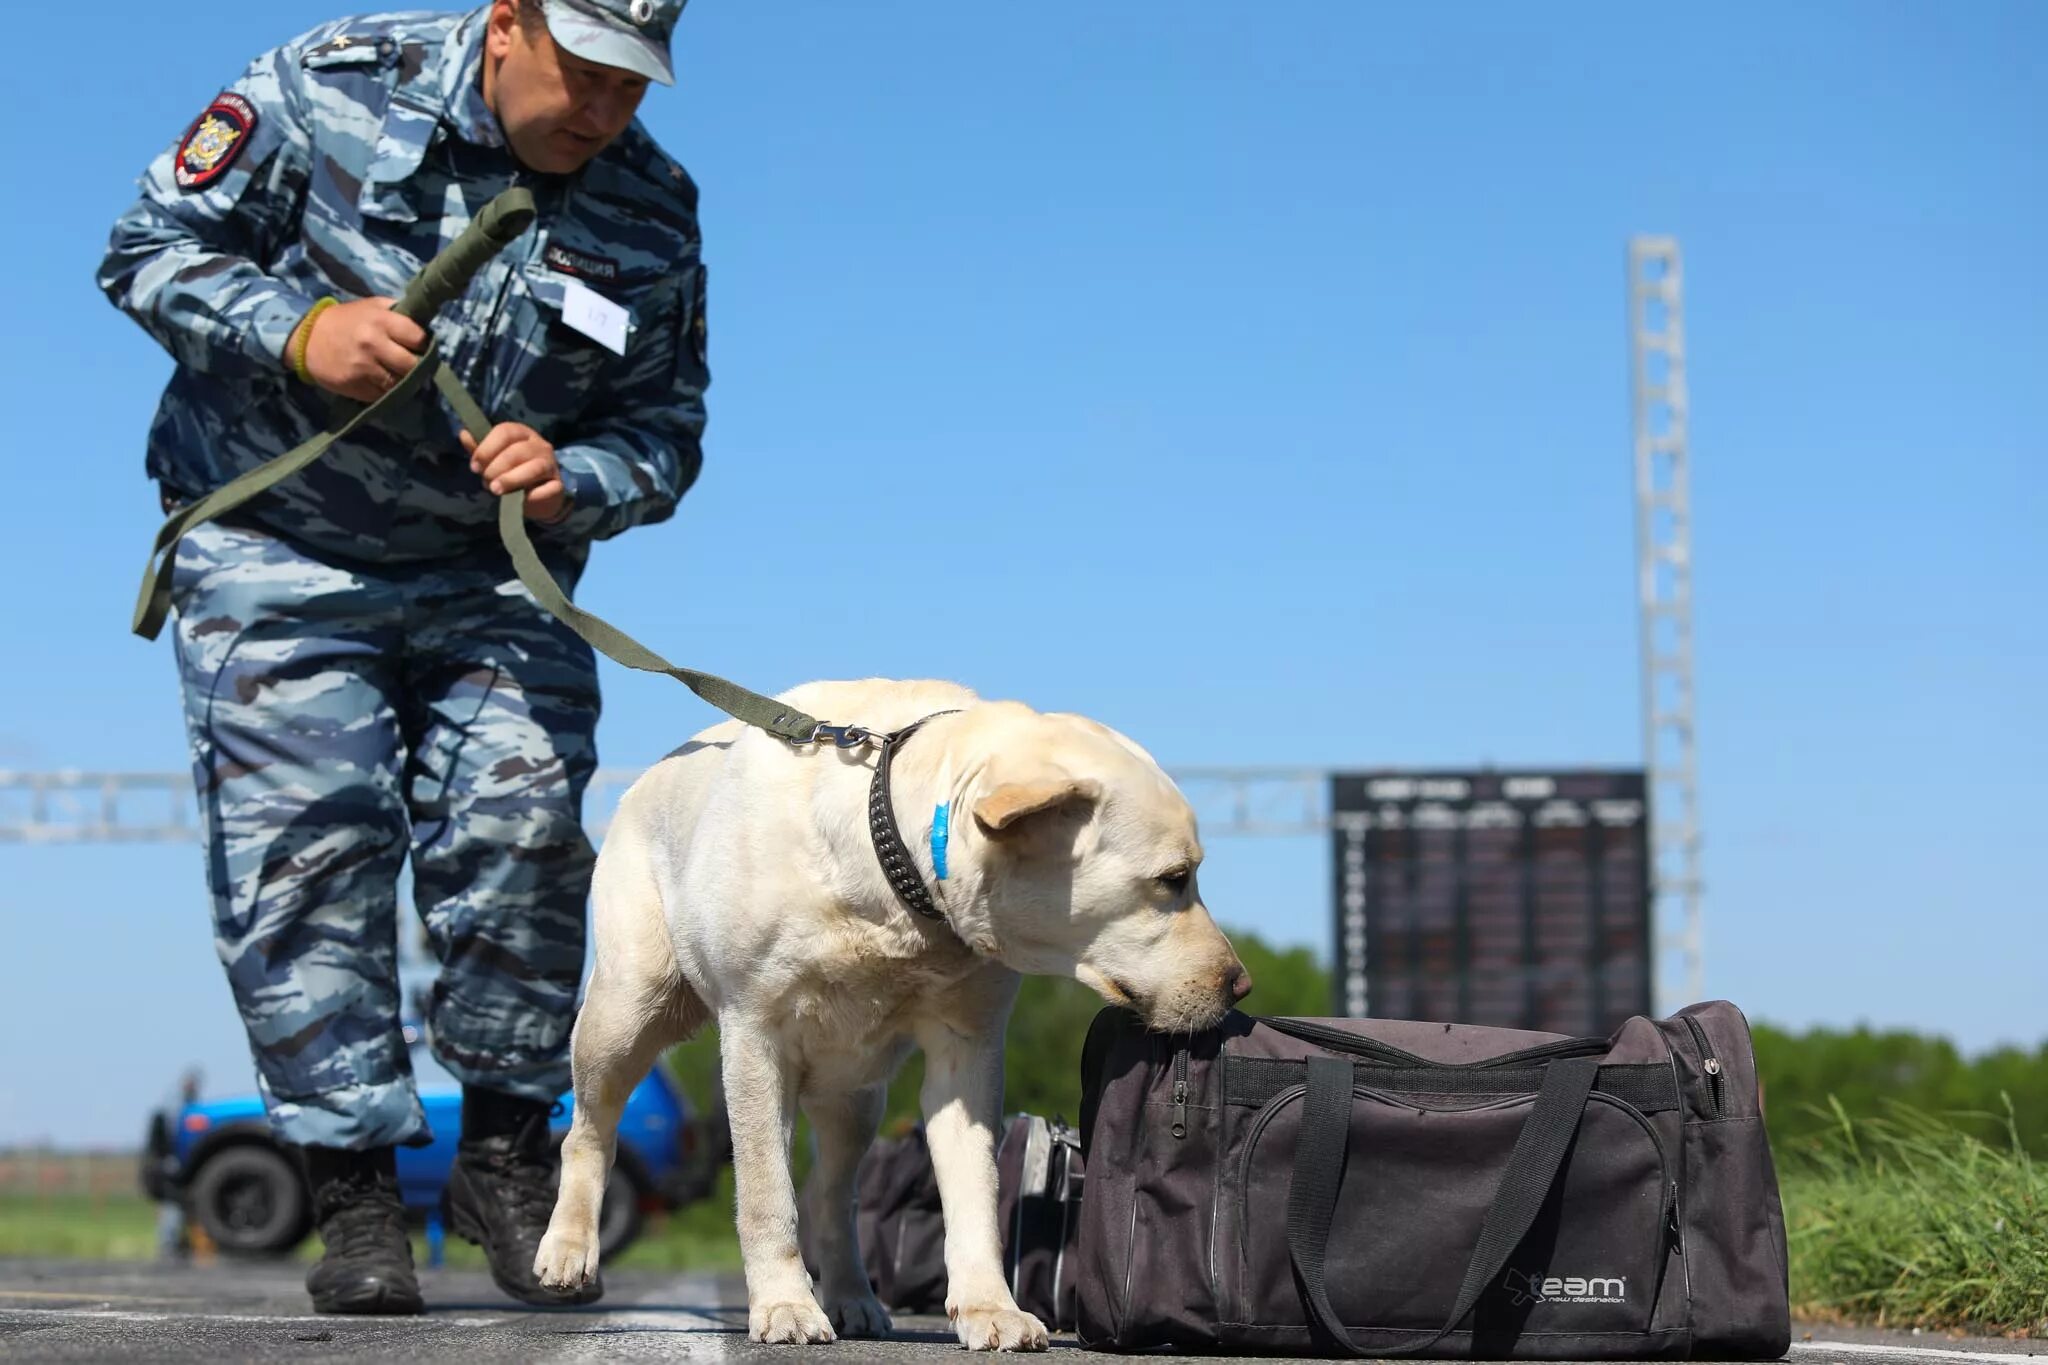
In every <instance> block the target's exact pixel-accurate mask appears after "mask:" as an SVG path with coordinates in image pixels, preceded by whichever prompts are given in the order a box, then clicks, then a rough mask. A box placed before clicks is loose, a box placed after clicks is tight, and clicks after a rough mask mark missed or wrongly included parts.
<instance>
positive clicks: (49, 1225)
mask: <svg viewBox="0 0 2048 1365" xmlns="http://www.w3.org/2000/svg"><path fill="white" fill-rule="evenodd" d="M732 1200H733V1191H732V1171H731V1170H730V1169H728V1170H727V1171H726V1172H725V1173H724V1176H723V1178H722V1179H721V1180H720V1182H719V1184H718V1187H717V1188H716V1189H714V1190H713V1191H712V1193H711V1196H710V1197H709V1198H707V1199H704V1200H701V1201H699V1202H698V1203H696V1204H692V1205H690V1206H689V1207H688V1208H685V1209H680V1210H678V1211H677V1212H675V1213H672V1214H649V1215H648V1217H647V1224H646V1226H645V1227H644V1228H643V1229H642V1231H641V1234H640V1238H639V1240H638V1241H636V1242H634V1244H633V1245H632V1246H630V1247H628V1248H627V1249H626V1252H625V1254H624V1255H623V1256H621V1257H619V1258H618V1260H617V1261H615V1262H608V1263H607V1264H615V1265H619V1266H633V1267H639V1268H644V1269H655V1270H737V1269H739V1265H740V1244H739V1237H738V1234H737V1233H735V1232H734V1230H733V1218H732V1208H733V1204H732ZM156 1217H157V1206H156V1205H155V1204H153V1203H151V1202H150V1201H149V1200H147V1199H144V1198H142V1197H141V1196H140V1195H109V1196H105V1197H102V1198H88V1197H87V1196H84V1195H55V1196H48V1197H42V1196H23V1195H0V1256H22V1257H37V1258H41V1259H48V1260H86V1261H147V1260H151V1259H154V1258H155V1256H156ZM445 1246H446V1261H447V1264H449V1265H451V1266H462V1267H481V1266H482V1265H483V1264H484V1255H483V1252H482V1251H481V1250H480V1249H478V1248H476V1247H473V1246H471V1245H470V1244H469V1243H467V1242H465V1241H463V1240H462V1239H461V1238H459V1237H450V1238H448V1239H447V1242H446V1244H445ZM319 1254H320V1239H319V1238H317V1237H308V1238H307V1239H306V1240H305V1241H304V1242H302V1243H300V1245H299V1247H298V1249H297V1251H296V1253H295V1255H296V1256H297V1258H298V1259H299V1260H301V1261H311V1260H313V1259H315V1258H316V1257H318V1256H319ZM413 1256H414V1258H415V1259H416V1260H417V1261H418V1262H419V1264H421V1265H425V1264H426V1261H427V1245H426V1239H425V1237H424V1236H421V1235H417V1234H416V1235H415V1236H414V1237H413Z"/></svg>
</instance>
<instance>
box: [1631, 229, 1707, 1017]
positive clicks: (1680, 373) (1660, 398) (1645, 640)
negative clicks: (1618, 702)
mask: <svg viewBox="0 0 2048 1365" xmlns="http://www.w3.org/2000/svg"><path fill="white" fill-rule="evenodd" d="M1684 289H1685V273H1684V270H1683V268H1682V263H1681V261H1680V257H1679V252H1678V243H1677V241H1676V240H1674V239H1673V238H1670V237H1635V238H1632V239H1631V240H1630V241H1629V244H1628V331H1629V361H1630V364H1629V381H1630V382H1629V387H1630V395H1631V401H1630V411H1631V414H1632V416H1633V425H1634V430H1635V472H1636V600H1637V607H1638V611H1639V613H1640V623H1639V627H1638V629H1639V633H1640V635H1641V649H1642V689H1643V702H1642V710H1643V765H1644V768H1645V770H1646V773H1647V776H1648V780H1649V787H1650V815H1651V818H1652V820H1653V821H1654V824H1653V825H1652V827H1651V835H1650V858H1651V866H1652V868H1653V869H1654V870H1653V873H1652V877H1653V881H1652V890H1653V892H1654V893H1655V897H1656V900H1655V902H1654V904H1655V906H1656V910H1657V911H1660V912H1661V911H1664V910H1668V909H1670V908H1673V907H1675V908H1676V909H1677V910H1678V912H1679V918H1680V924H1679V927H1678V929H1677V931H1676V932H1675V933H1673V932H1672V931H1671V929H1670V927H1669V924H1668V921H1669V918H1670V917H1669V916H1668V915H1666V914H1663V913H1655V914H1653V924H1654V925H1655V926H1657V928H1656V932H1657V933H1658V935H1659V938H1658V941H1657V942H1658V948H1659V950H1660V953H1661V952H1667V951H1669V950H1670V949H1671V948H1674V947H1675V948H1676V949H1677V950H1678V951H1679V953H1680V954H1681V955H1682V957H1683V960H1684V978H1683V981H1684V995H1685V999H1684V1000H1674V999H1671V998H1669V997H1668V995H1667V998H1665V999H1663V1000H1661V1001H1660V1002H1659V1008H1660V1009H1664V1008H1676V1007H1677V1006H1679V1005H1683V1004H1686V1003H1689V1002H1691V1001H1695V1000H1699V999H1700V998H1702V996H1704V994H1705V992H1706V979H1705V977H1706V972H1705V966H1706V964H1705V941H1704V939H1705V926H1704V925H1703V924H1702V922H1701V906H1700V900H1701V895H1702V893H1703V891H1704V885H1703V883H1702V881H1701V877H1700V803H1699V754H1698V734H1697V731H1696V729H1695V726H1694V723H1693V659H1692V641H1693V636H1692V472H1691V458H1690V452H1689V449H1688V445H1687V439H1686V437H1687V432H1686V426H1687V416H1688V411H1689V395H1688V392H1687V389H1686V383H1685V306H1684V304H1685V295H1684ZM1660 976H1661V974H1660ZM1667 990H1668V987H1667Z"/></svg>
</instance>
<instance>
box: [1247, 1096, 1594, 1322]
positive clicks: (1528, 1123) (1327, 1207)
mask: <svg viewBox="0 0 2048 1365" xmlns="http://www.w3.org/2000/svg"><path fill="white" fill-rule="evenodd" d="M1599 1074H1600V1063H1599V1062H1598V1061H1597V1060H1595V1059H1594V1058H1591V1057H1573V1058H1566V1059H1561V1060H1559V1061H1554V1062H1552V1063H1551V1064H1550V1065H1549V1067H1548V1068H1546V1070H1545V1072H1544V1076H1543V1088H1542V1089H1541V1090H1540V1091H1538V1092H1537V1095H1536V1107H1535V1108H1534V1109H1532V1110H1531V1111H1530V1112H1529V1117H1528V1118H1527V1119H1524V1120H1523V1122H1522V1131H1521V1133H1520V1134H1519V1135H1518V1136H1517V1137H1516V1138H1515V1150H1514V1152H1513V1154H1512V1155H1510V1156H1509V1157H1508V1164H1507V1169H1506V1170H1504V1171H1502V1172H1501V1176H1500V1184H1499V1186H1498V1187H1496V1188H1495V1190H1494V1192H1493V1202H1492V1204H1491V1205H1489V1206H1488V1208H1487V1210H1486V1221H1485V1222H1484V1223H1482V1224H1481V1225H1480V1228H1479V1244H1478V1245H1477V1246H1476V1247H1474V1248H1473V1249H1472V1259H1471V1260H1470V1261H1469V1262H1467V1263H1466V1265H1465V1282H1464V1283H1463V1284H1462V1285H1460V1286H1459V1287H1458V1298H1457V1302H1456V1303H1454V1304H1452V1305H1451V1315H1450V1317H1449V1318H1448V1319H1446V1320H1445V1322H1444V1325H1443V1327H1442V1328H1440V1329H1439V1330H1437V1331H1436V1332H1433V1333H1431V1334H1430V1335H1428V1336H1425V1337H1419V1338H1417V1339H1415V1340H1412V1341H1405V1342H1400V1343H1397V1344H1395V1345H1393V1346H1361V1345H1359V1344H1358V1343H1357V1342H1356V1341H1353V1340H1352V1339H1351V1334H1350V1333H1349V1332H1348V1331H1346V1330H1345V1327H1344V1324H1343V1323H1342V1322H1340V1321H1338V1319H1337V1312H1336V1310H1335V1309H1334V1308H1332V1307H1331V1306H1330V1291H1329V1286H1328V1285H1327V1284H1326V1283H1325V1272H1326V1270H1327V1268H1328V1267H1327V1259H1328V1255H1329V1249H1330V1220H1331V1218H1332V1217H1333V1216H1334V1215H1335V1213H1336V1209H1337V1191H1338V1189H1339V1187H1340V1186H1342V1184H1343V1183H1344V1158H1345V1155H1346V1154H1347V1152H1348V1151H1349V1150H1350V1147H1351V1085H1352V1065H1351V1063H1350V1062H1348V1061H1346V1060H1344V1059H1343V1058H1341V1057H1311V1058H1309V1060H1308V1094H1307V1096H1306V1098H1305V1100H1304V1102H1303V1112H1302V1119H1301V1137H1300V1139H1299V1141H1298V1142H1297V1143H1296V1145H1295V1149H1294V1175H1293V1182H1292V1184H1291V1185H1290V1186H1289V1188H1288V1192H1287V1254H1288V1258H1289V1259H1290V1260H1292V1261H1293V1263H1294V1271H1295V1274H1297V1275H1299V1276H1300V1277H1301V1285H1302V1288H1303V1290H1304V1291H1306V1293H1307V1295H1308V1306H1309V1311H1310V1312H1311V1313H1313V1314H1314V1315H1315V1320H1316V1322H1317V1323H1319V1324H1320V1325H1321V1326H1322V1329H1323V1331H1324V1332H1325V1333H1327V1334H1328V1335H1329V1337H1330V1339H1331V1340H1332V1341H1334V1342H1336V1343H1337V1344H1338V1345H1340V1346H1342V1347H1344V1348H1345V1349H1346V1350H1348V1351H1350V1352H1351V1353H1352V1354H1353V1355H1360V1356H1399V1355H1410V1354H1413V1353H1414V1352H1416V1351H1426V1350H1428V1349H1429V1348H1430V1347H1432V1346H1434V1345H1436V1344H1437V1343H1438V1342H1439V1341H1442V1340H1443V1339H1444V1338H1445V1337H1447V1336H1449V1335H1450V1334H1451V1333H1452V1332H1454V1331H1456V1330H1457V1327H1458V1324H1459V1323H1460V1322H1462V1321H1463V1320H1464V1317H1465V1315H1466V1314H1467V1313H1469V1312H1471V1311H1472V1308H1473V1306H1474V1305H1475V1304H1477V1303H1478V1302H1479V1296H1480V1295H1481V1294H1483V1293H1485V1292H1486V1286H1487V1285H1488V1284H1490V1283H1491V1282H1492V1281H1493V1279H1494V1277H1495V1276H1497V1275H1499V1274H1500V1273H1501V1271H1502V1270H1504V1269H1505V1268H1506V1267H1507V1263H1508V1257H1509V1256H1511V1255H1513V1254H1514V1250H1515V1248H1516V1247H1517V1246H1519V1245H1521V1241H1522V1238H1524V1237H1526V1236H1527V1235H1528V1233H1529V1228H1530V1226H1531V1225H1532V1224H1533V1223H1535V1221H1536V1215H1537V1213H1538V1212H1539V1211H1540V1210H1541V1209H1542V1207H1543V1201H1544V1199H1546V1198H1547V1197H1548V1196H1549V1194H1550V1187H1551V1186H1552V1185H1553V1184H1554V1183H1556V1180H1557V1173H1558V1171H1559V1170H1560V1169H1561V1168H1562V1167H1563V1166H1564V1157H1565V1153H1566V1152H1567V1151H1568V1150H1570V1148H1571V1144H1572V1135H1573V1134H1575V1133H1576V1132H1578V1128H1579V1115H1580V1114H1581V1113H1583V1112H1584V1111H1585V1108H1586V1098H1587V1096H1589V1095H1590V1094H1592V1092H1593V1082H1594V1081H1595V1080H1596V1079H1597V1078H1598V1077H1599Z"/></svg>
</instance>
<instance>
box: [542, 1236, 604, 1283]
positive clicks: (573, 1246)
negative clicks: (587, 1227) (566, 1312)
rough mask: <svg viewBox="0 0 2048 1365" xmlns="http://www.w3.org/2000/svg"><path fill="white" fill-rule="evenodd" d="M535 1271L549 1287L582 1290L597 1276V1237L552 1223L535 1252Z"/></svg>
mask: <svg viewBox="0 0 2048 1365" xmlns="http://www.w3.org/2000/svg"><path fill="white" fill-rule="evenodd" d="M533 1274H534V1278H535V1279H538V1280H539V1281H540V1282H541V1284H542V1285H543V1286H544V1287H545V1288H548V1289H581V1288H582V1287H583V1286H584V1285H587V1284H589V1283H590V1282H591V1281H593V1280H595V1279H596V1278H597V1237H596V1236H595V1235H594V1234H590V1233H582V1232H570V1231H567V1230H566V1229H563V1228H559V1227H555V1226H553V1225H550V1226H549V1228H548V1231H547V1235H546V1236H545V1237H542V1238H541V1239H540V1250H539V1251H537V1252H535V1253H534V1256H533Z"/></svg>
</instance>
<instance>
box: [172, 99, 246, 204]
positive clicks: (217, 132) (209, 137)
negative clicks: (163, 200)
mask: <svg viewBox="0 0 2048 1365" xmlns="http://www.w3.org/2000/svg"><path fill="white" fill-rule="evenodd" d="M254 131H256V108H255V106H254V105H252V104H250V103H249V101H247V100H245V99H243V98H242V97H241V96H240V95H237V94H235V93H234V92H233V91H231V90H230V91H223V92H222V93H221V95H220V98H218V99H216V100H215V101H214V102H213V103H212V104H210V105H208V106H207V109H206V112H205V113H203V114H201V115H200V116H199V121H198V122H196V123H194V124H193V125H192V131H191V132H189V133H187V134H185V140H184V141H183V142H181V143H179V144H178V156H177V174H178V188H180V189H184V190H203V189H205V188H206V187H207V186H208V185H211V184H212V183H213V182H214V181H216V180H218V179H220V178H221V177H222V176H224V175H226V174H227V173H228V167H230V166H232V165H234V164H235V158H236V157H238V156H240V155H241V154H242V146H243V144H244V143H246V142H248V140H249V134H250V133H253V132H254Z"/></svg>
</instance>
